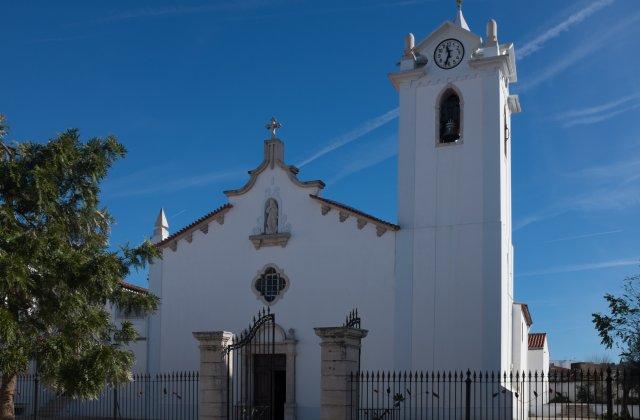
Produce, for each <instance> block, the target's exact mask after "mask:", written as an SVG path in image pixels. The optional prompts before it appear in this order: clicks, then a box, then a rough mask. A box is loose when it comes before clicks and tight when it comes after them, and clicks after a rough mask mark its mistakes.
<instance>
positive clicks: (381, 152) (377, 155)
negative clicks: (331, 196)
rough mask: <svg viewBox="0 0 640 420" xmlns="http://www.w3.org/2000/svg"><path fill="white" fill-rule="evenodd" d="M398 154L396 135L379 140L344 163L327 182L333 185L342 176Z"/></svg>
mask: <svg viewBox="0 0 640 420" xmlns="http://www.w3.org/2000/svg"><path fill="white" fill-rule="evenodd" d="M396 154H397V147H396V136H395V135H394V136H390V137H387V138H385V139H383V140H382V141H377V142H376V144H375V146H374V147H370V148H367V151H366V152H364V153H362V152H358V153H357V154H354V156H353V157H352V158H351V159H349V161H348V163H347V164H346V165H344V166H343V167H342V168H341V169H340V170H338V171H337V172H335V173H334V175H333V177H332V178H331V179H329V181H328V182H327V184H329V185H331V184H334V183H336V182H338V181H339V180H341V179H342V178H345V177H347V176H349V175H352V174H354V173H356V172H360V171H362V170H363V169H366V168H370V167H372V166H374V165H377V164H378V163H380V162H383V161H385V160H387V159H389V158H391V157H393V156H395V155H396Z"/></svg>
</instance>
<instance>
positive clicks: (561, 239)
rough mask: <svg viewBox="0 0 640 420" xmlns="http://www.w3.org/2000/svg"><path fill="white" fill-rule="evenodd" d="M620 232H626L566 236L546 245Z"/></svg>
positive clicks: (620, 230) (609, 231)
mask: <svg viewBox="0 0 640 420" xmlns="http://www.w3.org/2000/svg"><path fill="white" fill-rule="evenodd" d="M620 232H624V231H623V230H622V229H616V230H607V231H604V232H594V233H585V234H583V235H575V236H565V237H563V238H556V239H552V240H550V241H545V244H553V243H556V242H565V241H575V240H578V239H589V238H596V237H599V236H606V235H613V234H615V233H620Z"/></svg>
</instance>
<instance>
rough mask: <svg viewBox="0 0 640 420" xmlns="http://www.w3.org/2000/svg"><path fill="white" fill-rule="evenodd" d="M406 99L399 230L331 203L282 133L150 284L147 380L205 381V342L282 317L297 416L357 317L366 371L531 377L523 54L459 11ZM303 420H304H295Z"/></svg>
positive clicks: (161, 223) (435, 38) (408, 54)
mask: <svg viewBox="0 0 640 420" xmlns="http://www.w3.org/2000/svg"><path fill="white" fill-rule="evenodd" d="M389 79H390V81H391V84H392V86H393V87H394V88H395V89H396V91H397V92H398V96H399V122H398V127H399V133H398V143H399V144H398V220H397V221H385V220H381V219H379V218H377V217H375V216H373V215H370V214H367V213H364V212H362V211H359V210H357V209H355V208H353V207H351V206H349V205H347V204H342V203H338V202H336V201H334V200H331V199H330V198H327V197H325V195H324V194H323V188H324V184H323V183H322V181H318V180H312V181H307V180H302V176H301V175H300V174H299V173H298V169H297V168H295V167H294V166H291V165H288V164H287V163H286V155H285V145H284V142H283V141H282V140H281V139H279V138H278V133H277V129H278V128H279V124H278V123H277V121H275V120H272V121H271V123H269V124H268V128H269V130H270V131H271V133H270V138H268V139H267V140H265V141H264V144H263V148H264V157H263V160H262V162H261V163H259V165H258V166H257V167H256V168H255V169H253V170H251V171H250V172H249V179H248V181H247V182H246V184H245V185H243V186H240V187H239V188H237V189H231V190H228V191H225V194H226V196H227V198H228V202H227V203H225V204H223V205H222V206H221V207H219V208H218V209H216V210H214V211H212V212H211V213H209V214H206V215H204V216H203V217H201V218H200V219H198V220H196V221H194V222H193V223H191V224H189V225H188V226H186V227H183V228H182V229H180V230H178V231H175V232H173V233H170V231H169V224H168V221H167V219H166V216H165V215H164V212H163V211H161V213H160V214H159V215H158V218H157V221H156V224H155V229H154V233H153V238H152V239H153V242H154V243H155V244H156V246H157V247H158V248H159V249H160V250H161V251H162V255H163V258H162V259H159V260H157V261H155V262H154V263H153V264H152V265H151V267H150V271H149V288H150V291H151V292H152V293H154V294H156V295H157V296H159V297H160V299H161V305H160V308H159V310H158V311H157V313H155V314H154V315H153V316H151V317H150V319H149V320H148V326H147V331H148V335H147V349H146V353H147V354H146V355H145V360H146V370H147V371H148V372H150V373H154V372H164V371H169V370H193V369H197V367H198V362H199V351H198V348H197V345H196V342H195V340H194V338H193V335H192V332H194V331H213V330H220V331H230V332H235V333H238V332H240V331H241V330H242V329H244V328H246V327H247V326H248V324H249V322H250V320H251V316H252V315H253V314H254V313H256V312H257V311H258V310H259V309H260V308H262V307H265V306H268V307H269V308H270V310H271V311H273V312H274V313H276V314H277V318H276V321H277V329H278V337H277V340H278V341H279V343H280V346H279V347H278V349H280V350H279V351H282V352H283V353H285V355H286V367H285V368H286V378H287V389H288V391H287V397H288V399H287V410H288V412H289V413H294V416H297V417H298V418H316V417H317V415H318V412H319V386H320V375H321V372H320V346H319V338H318V336H316V334H315V333H314V328H315V327H325V326H334V325H338V324H339V323H340V322H341V321H342V319H343V318H344V315H345V314H346V313H347V312H349V311H350V310H351V309H352V308H357V309H358V311H359V313H360V314H361V315H362V318H363V328H365V329H367V330H368V335H367V337H366V338H365V339H364V341H363V349H362V362H361V363H362V368H363V369H376V370H377V369H379V370H418V369H423V370H434V369H436V370H448V369H458V370H461V369H465V370H466V369H478V370H493V371H509V370H520V371H522V370H526V369H527V352H528V345H527V342H528V335H529V328H530V326H531V316H530V314H529V310H528V308H527V306H526V305H524V304H520V303H515V302H514V298H513V258H514V257H513V246H512V220H511V115H512V114H514V113H517V112H519V111H520V105H519V101H518V97H517V96H515V95H512V94H510V92H509V86H510V84H511V83H514V82H515V81H516V79H517V75H516V65H515V50H514V46H513V44H511V43H506V44H500V43H499V42H498V37H497V25H496V23H495V21H493V20H490V21H489V23H488V24H487V33H486V37H485V38H484V39H483V38H481V37H480V36H478V35H476V34H474V33H473V32H472V31H471V30H470V28H469V26H468V25H467V23H466V21H465V18H464V16H463V15H462V11H461V10H460V8H458V11H457V14H456V17H455V19H454V20H453V21H447V22H445V23H443V24H442V25H441V26H440V27H439V28H437V29H436V30H435V31H433V32H432V33H431V34H430V35H429V36H427V37H426V38H425V39H424V40H422V41H420V42H418V43H416V42H415V40H414V37H413V35H411V34H409V35H408V36H407V38H406V40H405V48H404V52H403V54H402V59H401V63H400V68H399V70H398V71H397V72H394V73H391V74H390V75H389ZM289 417H291V415H289Z"/></svg>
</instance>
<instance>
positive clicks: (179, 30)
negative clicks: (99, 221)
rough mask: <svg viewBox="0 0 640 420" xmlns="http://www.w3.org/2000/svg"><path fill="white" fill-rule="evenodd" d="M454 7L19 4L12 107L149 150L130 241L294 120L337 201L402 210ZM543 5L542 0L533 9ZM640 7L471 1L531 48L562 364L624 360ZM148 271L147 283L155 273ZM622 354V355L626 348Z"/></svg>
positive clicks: (296, 158) (546, 315)
mask: <svg viewBox="0 0 640 420" xmlns="http://www.w3.org/2000/svg"><path fill="white" fill-rule="evenodd" d="M454 3H455V2H454V1H453V0H432V1H420V0H395V1H392V0H366V1H365V0H361V1H350V2H346V1H331V0H327V1H322V2H320V1H310V0H307V1H305V0H291V1H287V0H246V1H231V0H220V1H215V2H214V1H211V2H202V1H193V2H177V1H176V2H167V1H146V2H145V1H137V2H131V1H127V2H124V1H120V2H118V1H112V2H100V3H98V2H44V1H42V2H9V1H5V2H2V14H1V16H0V19H1V24H0V39H2V47H1V51H2V55H1V57H2V63H3V64H2V66H0V112H1V113H3V114H5V115H6V116H7V118H8V122H9V124H10V125H11V132H10V138H11V139H22V140H24V139H32V140H38V141H43V140H46V139H48V138H51V137H52V136H54V135H55V134H56V133H58V132H60V131H62V130H64V129H66V128H69V127H77V128H79V129H80V130H81V133H82V134H83V136H85V138H88V137H92V136H104V135H106V134H110V133H112V134H115V135H117V137H118V138H119V139H120V140H121V141H122V142H123V143H124V144H125V145H126V147H127V148H128V150H129V154H128V156H127V158H126V159H125V160H123V161H121V162H119V163H118V164H117V165H116V167H115V168H114V170H113V172H112V174H111V175H110V177H109V180H108V181H107V182H106V184H105V188H104V194H103V199H104V202H105V204H106V205H107V206H108V207H109V209H110V210H111V212H112V213H113V215H114V216H115V217H116V219H117V224H116V225H115V226H114V229H113V243H114V244H119V243H124V242H130V243H137V242H139V241H141V240H142V239H143V238H144V237H146V236H148V235H149V234H150V232H151V230H152V225H153V221H154V218H155V216H156V214H157V212H158V209H159V208H160V207H162V206H163V207H165V208H166V210H167V214H168V217H169V223H170V225H171V228H172V230H175V229H177V228H179V227H181V226H183V225H185V224H187V223H189V222H190V221H191V220H193V219H195V218H197V217H199V216H200V215H202V214H204V213H206V212H208V211H210V210H211V209H213V208H215V207H217V206H219V205H220V204H222V203H224V201H225V197H224V196H223V194H222V190H224V189H229V188H235V187H238V186H240V185H242V184H243V183H244V182H245V181H246V179H247V175H246V171H247V170H248V169H252V168H253V167H255V166H256V165H257V164H258V163H259V161H260V160H261V154H262V140H263V139H264V138H265V137H266V134H267V133H266V131H265V129H264V128H263V126H264V124H265V123H266V122H267V120H268V118H269V117H271V116H272V115H275V116H277V117H278V118H279V119H280V120H281V121H282V123H283V124H284V125H285V128H284V129H282V130H281V137H282V139H283V140H284V141H285V143H286V155H287V156H286V158H287V161H288V163H293V164H297V165H299V166H301V178H302V179H316V178H320V179H323V180H325V181H326V182H327V184H328V186H327V188H326V189H325V192H324V195H325V196H326V197H329V198H332V199H336V200H338V201H342V202H346V203H348V204H350V205H353V206H355V207H357V208H360V209H362V210H364V211H367V212H370V213H372V214H374V215H376V216H379V217H382V218H385V219H388V220H391V221H395V220H396V196H395V194H396V185H395V184H396V162H395V152H396V143H395V142H396V124H397V120H396V117H397V110H396V106H397V97H396V92H395V91H394V89H393V88H392V87H391V84H390V83H389V81H388V80H387V77H386V75H387V73H388V72H390V71H393V70H394V69H395V63H396V62H397V61H398V59H399V58H400V54H401V52H402V46H403V37H404V35H405V34H406V33H407V32H409V31H411V32H414V33H415V34H416V38H417V39H418V40H419V39H421V38H422V37H424V36H426V35H427V34H428V33H430V32H431V31H432V30H433V29H435V28H436V27H437V26H438V25H439V24H440V23H442V21H444V20H446V19H450V18H452V17H453V13H454ZM534 4H535V8H534V7H532V5H534ZM639 6H640V2H638V1H637V0H577V1H566V2H558V1H557V0H555V1H550V0H539V1H536V2H529V1H526V2H525V1H498V0H493V1H491V0H486V1H482V0H467V1H465V3H464V13H465V17H466V18H467V21H468V22H469V24H470V26H471V29H472V30H474V31H475V32H476V33H479V34H481V35H482V34H483V33H484V27H485V22H486V20H487V19H488V18H494V19H496V20H497V21H498V25H499V38H500V40H501V42H506V41H513V42H515V44H516V50H517V51H518V53H519V61H518V73H519V82H518V83H517V84H516V85H514V86H513V87H512V90H513V92H514V93H518V94H520V98H521V103H522V107H523V113H522V114H519V115H516V116H515V117H514V120H513V128H512V131H513V205H514V219H515V224H516V229H515V233H514V241H515V244H514V245H515V249H516V258H515V263H516V286H515V287H516V298H517V300H519V301H524V302H528V303H529V305H530V308H531V311H532V314H533V319H534V325H533V330H535V331H547V332H549V333H550V334H551V336H550V346H551V352H552V358H553V359H568V358H572V359H588V358H590V357H593V356H597V355H601V354H604V353H605V352H604V350H603V349H602V347H601V346H600V345H599V340H598V337H597V335H596V333H595V332H594V330H593V327H592V325H591V322H590V314H591V313H592V312H594V311H600V310H604V309H605V308H604V305H603V299H602V295H603V294H604V293H606V292H616V291H618V290H619V288H620V285H621V283H622V280H623V279H624V278H625V277H626V276H628V275H631V274H634V273H638V272H640V268H639V267H638V263H639V262H640V247H638V234H639V233H640V226H639V224H638V214H639V212H638V210H639V208H640V142H639V141H638V134H639V133H640V119H639V118H638V116H639V115H640V72H639V71H638V67H639V66H640V56H638V54H637V50H638V47H639V46H640V41H639V39H640V7H639ZM143 278H144V276H143V275H141V276H139V278H137V279H134V280H135V281H137V282H140V281H141V279H143ZM611 354H613V355H615V352H612V353H611Z"/></svg>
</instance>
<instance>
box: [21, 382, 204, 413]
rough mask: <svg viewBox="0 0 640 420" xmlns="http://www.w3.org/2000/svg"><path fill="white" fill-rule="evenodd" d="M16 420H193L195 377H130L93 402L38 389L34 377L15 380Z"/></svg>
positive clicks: (106, 388)
mask: <svg viewBox="0 0 640 420" xmlns="http://www.w3.org/2000/svg"><path fill="white" fill-rule="evenodd" d="M15 412H16V418H23V419H27V418H31V419H39V418H74V419H197V418H198V373H197V372H173V373H167V374H157V375H134V376H133V378H132V381H131V382H128V383H125V384H121V385H119V386H117V387H109V386H105V388H104V391H103V392H102V394H101V395H100V396H99V397H98V398H96V399H75V398H70V397H67V396H65V395H60V394H56V393H55V392H53V391H51V390H49V389H47V388H46V387H44V386H43V385H42V382H41V380H40V378H39V377H38V375H22V376H19V377H18V383H17V387H16V393H15Z"/></svg>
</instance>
